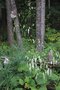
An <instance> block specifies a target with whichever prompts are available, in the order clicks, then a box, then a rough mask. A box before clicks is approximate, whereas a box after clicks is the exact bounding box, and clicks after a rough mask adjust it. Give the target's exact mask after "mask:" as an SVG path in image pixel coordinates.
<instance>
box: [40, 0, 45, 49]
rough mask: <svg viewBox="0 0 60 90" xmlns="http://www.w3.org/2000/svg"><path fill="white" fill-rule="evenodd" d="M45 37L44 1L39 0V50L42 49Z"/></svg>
mask: <svg viewBox="0 0 60 90" xmlns="http://www.w3.org/2000/svg"><path fill="white" fill-rule="evenodd" d="M44 35H45V0H41V48H42V50H43V48H44Z"/></svg>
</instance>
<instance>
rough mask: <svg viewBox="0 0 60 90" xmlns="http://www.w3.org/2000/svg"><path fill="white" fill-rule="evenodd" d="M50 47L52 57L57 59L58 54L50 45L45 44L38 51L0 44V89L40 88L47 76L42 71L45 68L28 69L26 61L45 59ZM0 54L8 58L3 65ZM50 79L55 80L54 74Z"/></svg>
mask: <svg viewBox="0 0 60 90" xmlns="http://www.w3.org/2000/svg"><path fill="white" fill-rule="evenodd" d="M26 43H27V42H26ZM29 43H30V41H29ZM28 47H29V46H27V48H28ZM51 49H52V50H53V52H54V58H55V59H56V60H57V58H58V60H59V55H60V54H59V55H58V52H56V49H55V48H53V46H51V45H50V46H48V45H46V47H45V49H44V50H43V52H41V53H39V52H37V51H36V50H35V49H34V48H31V47H30V49H25V50H24V51H21V50H20V49H19V48H18V47H16V46H13V47H9V46H8V45H6V44H4V43H3V44H2V45H1V46H0V50H1V52H0V89H1V90H7V88H8V90H19V89H20V90H25V89H27V90H29V89H31V90H40V88H42V86H44V85H46V83H47V78H46V77H47V76H46V74H45V73H44V72H45V70H46V69H45V68H44V66H43V67H42V68H41V69H40V70H39V69H36V68H34V69H33V68H32V69H31V70H29V66H28V62H29V61H31V60H32V59H37V58H39V59H40V60H42V61H46V60H47V56H48V52H49V51H50V50H51ZM56 53H57V55H58V56H57V55H56ZM1 56H7V58H8V59H9V63H8V64H5V65H4V67H3V65H2V63H1ZM49 78H50V77H49ZM51 79H52V80H55V81H56V77H55V75H54V76H53V77H51ZM42 90H43V89H42Z"/></svg>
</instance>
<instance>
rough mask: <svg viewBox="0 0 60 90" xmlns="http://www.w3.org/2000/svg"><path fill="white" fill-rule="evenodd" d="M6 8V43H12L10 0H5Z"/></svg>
mask: <svg viewBox="0 0 60 90" xmlns="http://www.w3.org/2000/svg"><path fill="white" fill-rule="evenodd" d="M6 9H7V32H8V43H9V44H10V45H13V43H14V38H13V31H12V19H11V7H10V0H6Z"/></svg>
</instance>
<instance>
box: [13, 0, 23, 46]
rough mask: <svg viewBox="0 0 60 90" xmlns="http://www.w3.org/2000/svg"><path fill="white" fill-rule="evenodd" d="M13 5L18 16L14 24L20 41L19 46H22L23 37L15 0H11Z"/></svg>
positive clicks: (18, 41) (14, 12)
mask: <svg viewBox="0 0 60 90" xmlns="http://www.w3.org/2000/svg"><path fill="white" fill-rule="evenodd" d="M11 7H12V12H13V14H14V15H15V16H16V17H15V19H14V25H15V29H16V37H17V43H18V46H19V47H22V38H21V34H20V27H19V20H18V15H17V8H16V3H15V0H11Z"/></svg>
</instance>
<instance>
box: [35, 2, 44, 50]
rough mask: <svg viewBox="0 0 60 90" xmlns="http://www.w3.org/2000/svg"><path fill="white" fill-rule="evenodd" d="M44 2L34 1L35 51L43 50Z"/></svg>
mask: <svg viewBox="0 0 60 90" xmlns="http://www.w3.org/2000/svg"><path fill="white" fill-rule="evenodd" d="M44 33H45V0H36V41H37V51H42V50H43V48H44Z"/></svg>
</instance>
